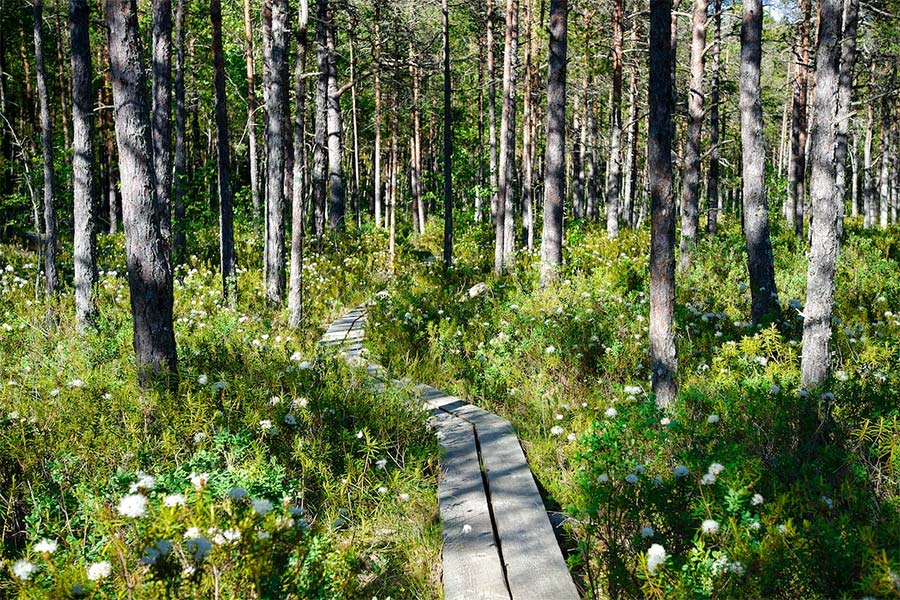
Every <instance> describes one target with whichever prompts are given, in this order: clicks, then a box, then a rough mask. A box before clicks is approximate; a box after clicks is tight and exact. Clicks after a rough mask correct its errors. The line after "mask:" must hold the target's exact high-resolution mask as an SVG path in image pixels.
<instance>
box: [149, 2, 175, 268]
mask: <svg viewBox="0 0 900 600" xmlns="http://www.w3.org/2000/svg"><path fill="white" fill-rule="evenodd" d="M171 105H172V0H153V170H154V173H155V181H156V204H157V205H158V206H159V211H158V212H159V227H160V233H162V239H163V243H164V244H165V253H166V256H167V258H168V257H170V253H171V244H172V207H171V204H170V193H171V190H172V154H171V149H172V123H171V119H172V106H171Z"/></svg>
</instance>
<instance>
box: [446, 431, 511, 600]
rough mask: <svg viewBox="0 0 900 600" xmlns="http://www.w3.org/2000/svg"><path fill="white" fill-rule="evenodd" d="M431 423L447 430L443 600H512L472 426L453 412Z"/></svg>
mask: <svg viewBox="0 0 900 600" xmlns="http://www.w3.org/2000/svg"><path fill="white" fill-rule="evenodd" d="M432 423H433V424H434V425H435V428H436V429H437V430H438V431H439V432H441V433H442V434H443V435H441V436H439V437H440V438H441V446H442V447H443V449H444V454H443V457H442V458H441V475H442V476H441V481H440V485H439V486H438V499H439V501H440V512H441V524H442V526H443V536H444V547H443V568H444V574H443V583H444V598H445V599H446V600H470V599H473V598H477V599H483V600H500V599H502V600H509V598H510V596H509V590H507V588H506V582H505V579H504V576H503V568H502V566H501V564H500V556H499V554H498V552H497V544H496V540H495V539H494V528H493V525H492V523H491V515H490V510H489V508H488V500H487V495H486V494H485V490H484V482H483V479H482V476H481V469H480V467H479V462H478V452H477V446H476V444H475V434H474V431H473V429H472V426H471V425H469V424H468V423H465V422H464V421H461V420H460V419H457V418H456V417H453V416H451V415H449V414H448V413H439V414H438V415H436V416H435V417H433V418H432Z"/></svg>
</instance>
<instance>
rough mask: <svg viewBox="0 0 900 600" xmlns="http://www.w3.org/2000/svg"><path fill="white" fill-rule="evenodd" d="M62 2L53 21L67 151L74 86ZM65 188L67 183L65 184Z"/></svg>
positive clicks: (64, 145)
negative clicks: (70, 79) (68, 68)
mask: <svg viewBox="0 0 900 600" xmlns="http://www.w3.org/2000/svg"><path fill="white" fill-rule="evenodd" d="M61 5H62V2H57V3H56V5H55V6H54V11H53V21H54V31H53V39H54V40H55V41H56V44H55V45H56V75H57V81H58V82H59V83H58V85H59V106H60V108H61V109H62V112H60V115H59V121H60V124H61V125H62V134H63V148H65V149H66V151H68V150H69V147H70V146H71V142H70V140H71V135H70V134H69V115H71V114H72V111H70V110H69V99H68V96H69V91H70V90H71V89H72V87H71V86H70V85H69V83H68V77H67V76H66V75H67V73H66V61H65V52H63V40H64V37H65V34H64V33H63V28H62V21H61V19H60V16H59V12H60V6H61ZM63 188H65V185H64V186H63Z"/></svg>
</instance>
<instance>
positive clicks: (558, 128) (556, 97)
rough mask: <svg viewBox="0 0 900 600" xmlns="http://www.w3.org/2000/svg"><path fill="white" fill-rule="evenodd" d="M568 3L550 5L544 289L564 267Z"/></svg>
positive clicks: (554, 0)
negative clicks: (560, 267) (560, 268)
mask: <svg viewBox="0 0 900 600" xmlns="http://www.w3.org/2000/svg"><path fill="white" fill-rule="evenodd" d="M568 17H569V3H568V0H551V2H550V66H549V69H548V71H547V144H546V147H545V149H544V152H545V156H544V226H543V231H542V232H541V286H542V287H545V286H547V285H548V284H550V283H551V282H553V281H555V280H556V278H557V272H558V270H559V266H560V265H561V264H562V233H563V232H562V228H563V203H564V201H565V198H566V60H567V56H566V52H567V48H566V46H567V43H568V41H567V29H568Z"/></svg>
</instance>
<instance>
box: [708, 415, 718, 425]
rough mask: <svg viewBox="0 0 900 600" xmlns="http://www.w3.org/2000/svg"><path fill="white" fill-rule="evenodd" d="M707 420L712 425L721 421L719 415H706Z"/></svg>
mask: <svg viewBox="0 0 900 600" xmlns="http://www.w3.org/2000/svg"><path fill="white" fill-rule="evenodd" d="M706 422H707V423H709V424H710V425H714V424H716V423H718V422H719V415H709V416H708V417H706Z"/></svg>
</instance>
